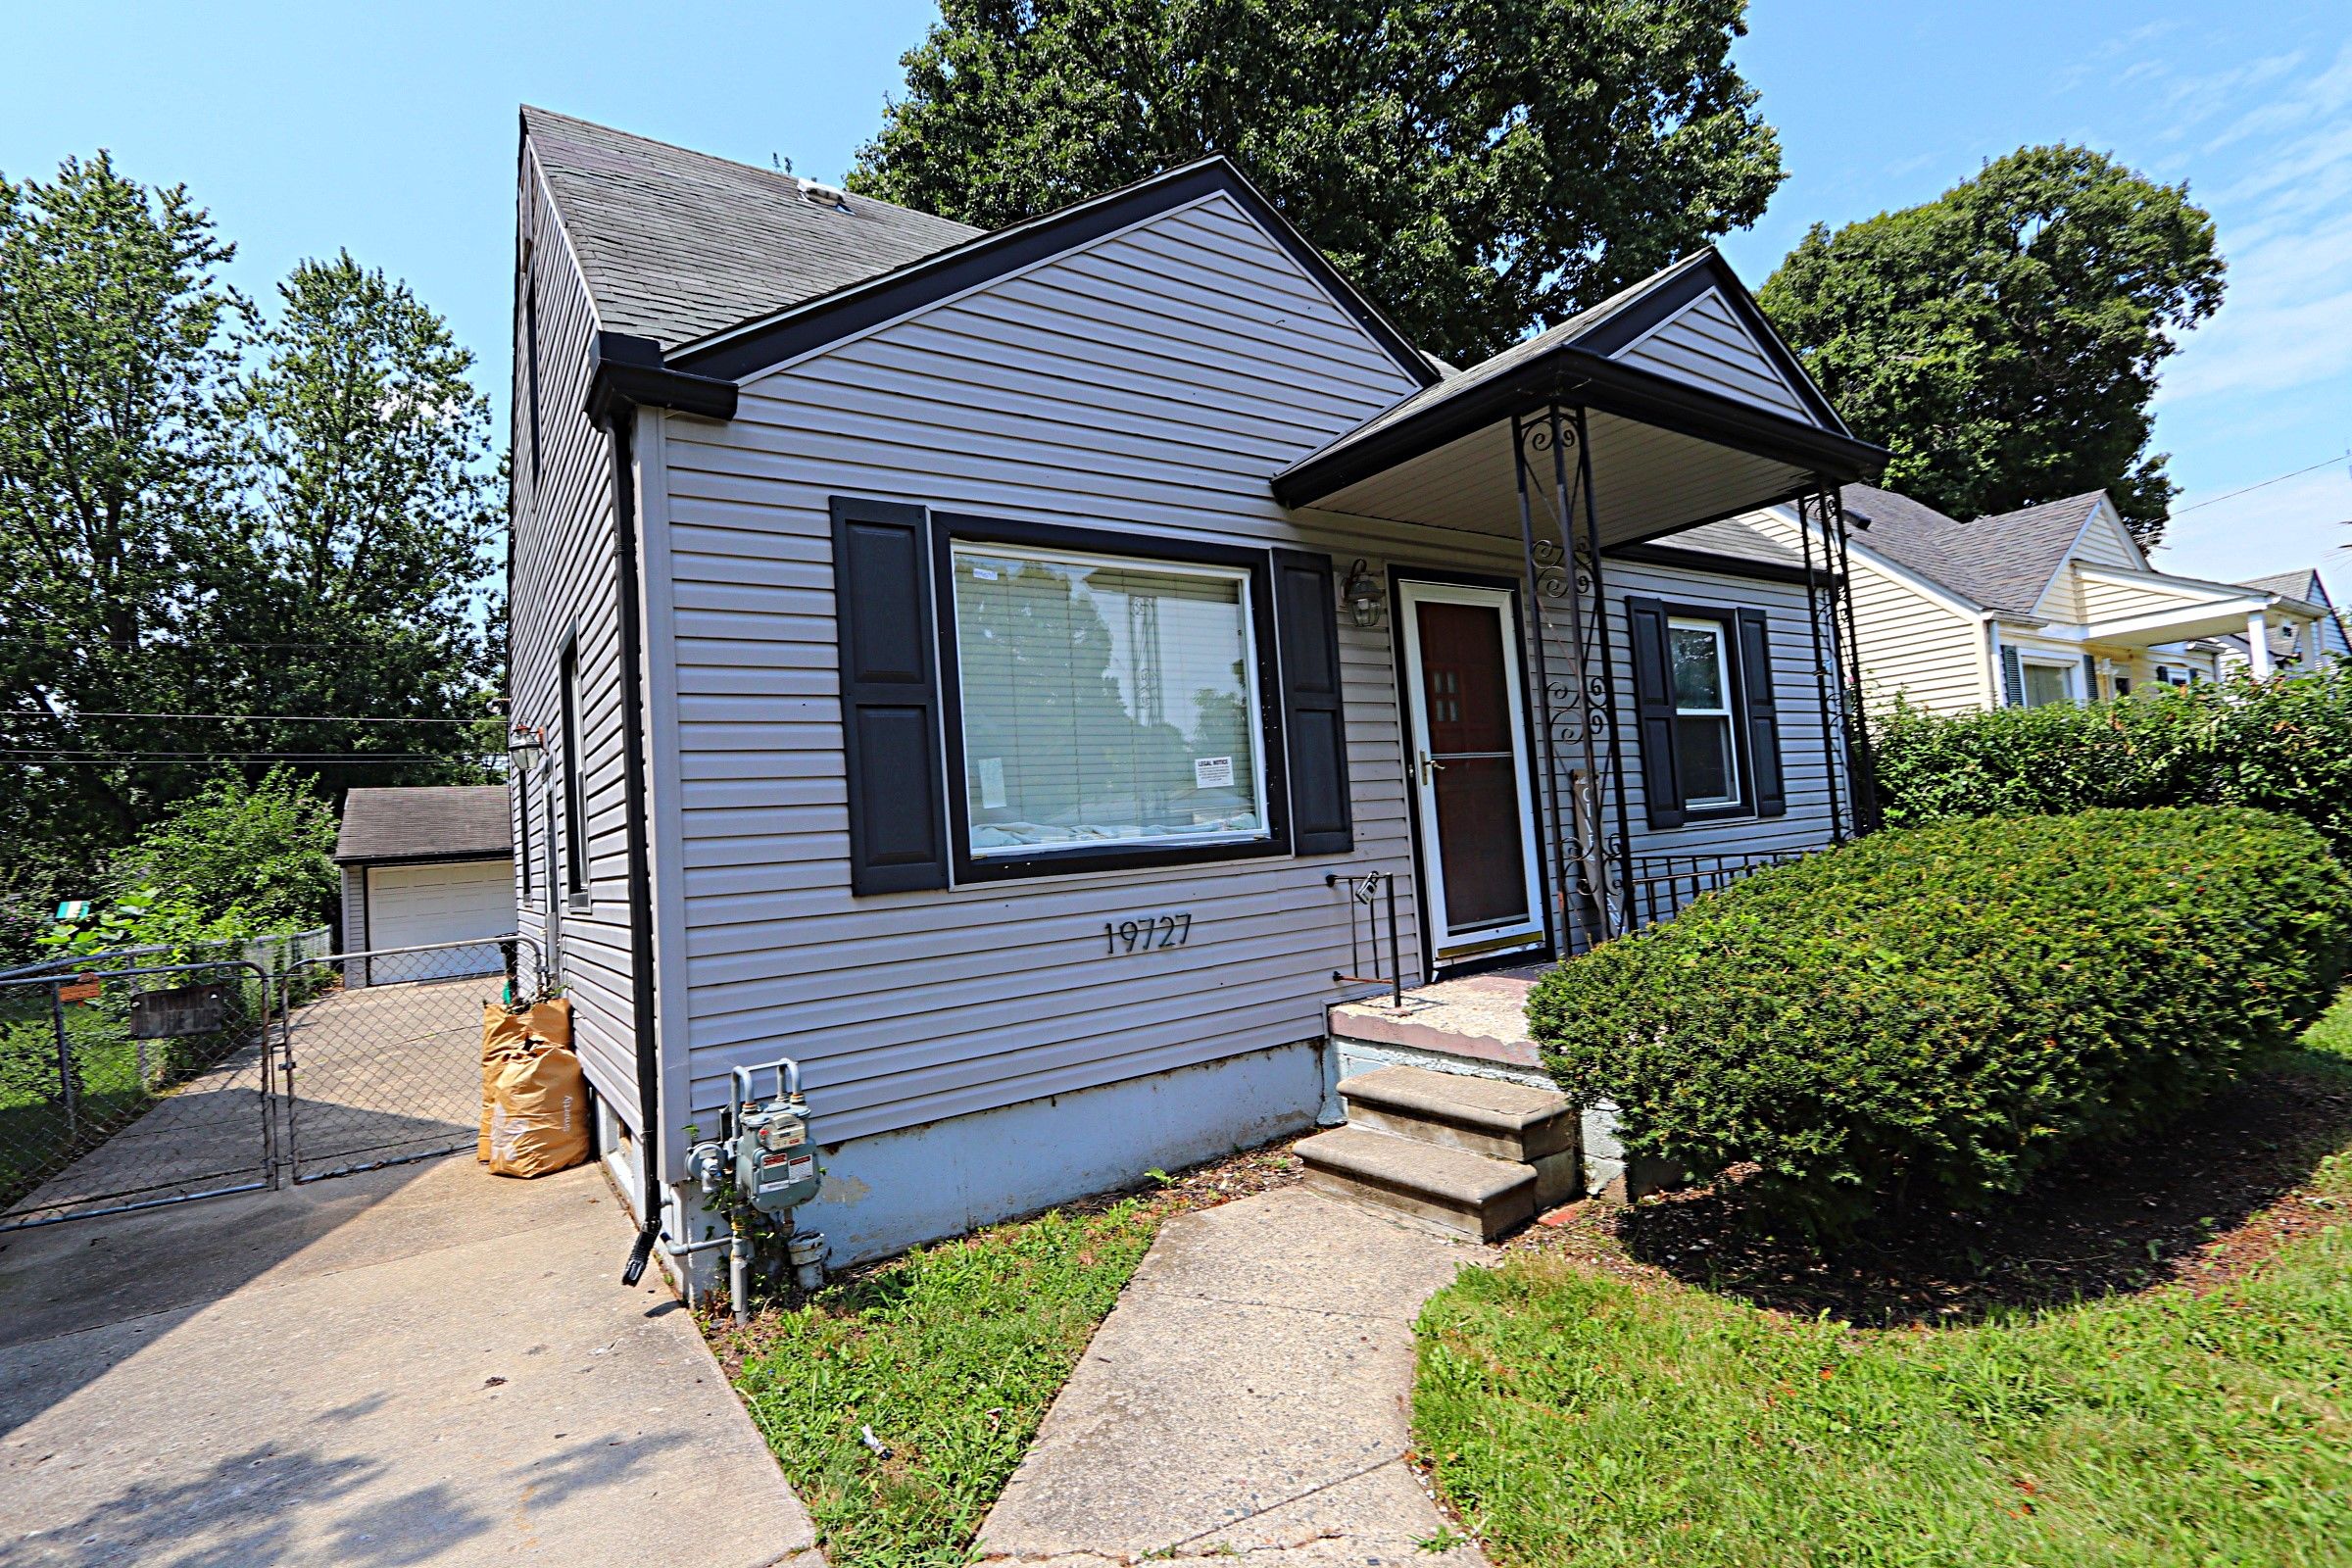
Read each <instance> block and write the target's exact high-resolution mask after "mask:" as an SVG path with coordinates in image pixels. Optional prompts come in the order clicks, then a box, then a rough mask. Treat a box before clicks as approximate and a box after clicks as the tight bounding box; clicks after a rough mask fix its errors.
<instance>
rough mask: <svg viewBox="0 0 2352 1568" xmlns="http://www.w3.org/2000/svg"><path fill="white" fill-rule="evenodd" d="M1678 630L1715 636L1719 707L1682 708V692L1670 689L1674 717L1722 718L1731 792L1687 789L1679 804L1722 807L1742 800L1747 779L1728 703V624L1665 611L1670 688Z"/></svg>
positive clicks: (1730, 688)
mask: <svg viewBox="0 0 2352 1568" xmlns="http://www.w3.org/2000/svg"><path fill="white" fill-rule="evenodd" d="M1678 631H1703V632H1705V633H1706V634H1707V635H1708V636H1710V637H1712V638H1714V639H1715V674H1716V688H1717V689H1718V690H1719V691H1721V692H1722V693H1723V706H1722V707H1720V708H1685V707H1684V706H1683V699H1682V694H1681V693H1679V692H1676V693H1674V716H1675V717H1676V718H1678V719H1679V718H1720V719H1722V720H1723V737H1724V748H1723V755H1724V779H1725V782H1726V783H1728V784H1730V786H1731V793H1730V794H1728V795H1691V794H1689V793H1684V794H1683V809H1685V810H1687V811H1688V810H1698V811H1720V810H1725V809H1730V808H1734V807H1738V806H1740V805H1741V804H1743V803H1744V801H1745V800H1746V797H1745V796H1744V795H1742V794H1741V793H1740V792H1741V791H1742V790H1743V789H1745V788H1746V785H1747V780H1746V778H1745V777H1744V776H1743V775H1742V774H1741V772H1740V715H1739V714H1738V713H1737V712H1736V711H1734V710H1733V708H1732V706H1731V703H1732V691H1733V682H1732V647H1731V644H1732V637H1731V628H1730V627H1728V626H1726V625H1725V624H1724V623H1723V622H1722V621H1720V620H1717V619H1715V618H1713V617H1712V616H1697V615H1669V616H1667V617H1666V636H1667V644H1668V649H1667V652H1668V669H1667V677H1666V678H1667V683H1668V686H1669V689H1670V690H1671V688H1672V684H1673V680H1674V671H1673V668H1672V654H1673V638H1674V634H1675V633H1676V632H1678ZM1677 773H1678V775H1679V773H1680V769H1679V768H1678V769H1677ZM1682 782H1683V781H1682V779H1681V778H1680V777H1679V776H1678V777H1677V778H1676V780H1675V787H1676V789H1677V790H1678V791H1679V790H1681V788H1682Z"/></svg>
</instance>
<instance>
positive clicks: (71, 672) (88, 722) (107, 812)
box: [0, 152, 248, 874]
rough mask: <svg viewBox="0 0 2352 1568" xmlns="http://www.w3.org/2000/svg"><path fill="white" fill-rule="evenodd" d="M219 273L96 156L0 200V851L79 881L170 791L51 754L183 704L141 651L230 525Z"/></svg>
mask: <svg viewBox="0 0 2352 1568" xmlns="http://www.w3.org/2000/svg"><path fill="white" fill-rule="evenodd" d="M231 253H232V247H230V246H229V245H227V244H224V243H222V242H221V241H220V240H219V239H218V238H216V237H215V235H214V232H213V224H212V221H211V219H210V218H209V217H208V216H207V215H206V214H205V212H204V211H203V210H202V209H201V208H198V207H196V206H194V205H192V204H191V203H190V202H189V200H188V198H187V193H186V191H185V189H184V188H183V187H180V186H172V187H169V188H165V189H157V190H150V189H148V188H146V187H144V186H141V185H139V184H137V183H135V182H133V181H131V180H128V179H124V178H123V176H122V175H120V174H118V173H117V172H116V171H115V167H114V163H113V161H112V160H111V159H110V158H109V157H108V156H107V154H105V153H104V152H101V153H99V154H98V155H97V156H96V157H95V158H93V159H91V160H89V161H88V162H86V163H84V162H82V161H80V160H77V159H68V160H67V161H66V163H65V164H64V165H63V166H62V167H61V168H60V169H59V171H58V176H57V178H56V180H55V181H54V182H51V183H46V184H44V183H42V182H41V181H38V180H31V179H27V180H25V181H23V182H22V183H12V182H10V181H9V180H7V179H6V178H0V753H4V754H5V756H6V758H7V761H8V766H7V773H8V775H9V778H10V784H9V786H8V788H6V789H5V790H0V840H5V841H6V842H8V843H10V844H11V845H12V846H20V847H22V848H21V849H20V850H19V851H18V853H19V854H20V855H21V856H23V857H27V858H32V859H35V860H48V861H52V862H56V864H57V865H61V866H62V865H64V864H69V863H73V862H81V863H86V861H87V859H88V858H89V855H90V854H91V852H92V850H93V847H95V846H98V845H103V844H106V843H116V842H120V841H121V840H122V838H123V837H124V836H126V835H127V834H128V832H129V831H130V830H131V829H132V828H134V827H135V826H136V825H137V824H138V822H139V821H141V820H143V819H144V816H145V814H146V812H147V810H148V809H149V808H150V804H151V802H152V801H153V799H154V798H155V797H156V796H157V795H159V794H168V793H170V792H172V790H174V789H175V788H177V787H178V781H177V778H176V772H177V770H175V769H173V768H172V767H169V766H125V765H114V764H108V765H94V764H93V763H91V762H90V761H88V760H83V759H80V758H73V759H69V758H68V757H67V755H65V754H71V753H76V752H80V753H88V752H91V751H93V750H101V749H122V748H129V747H136V746H140V745H142V744H144V732H145V726H143V725H139V724H136V723H131V722H126V721H122V720H115V719H104V718H89V717H85V716H84V715H87V714H93V713H111V712H123V711H130V712H147V711H161V710H167V709H170V708H172V707H173V706H174V705H178V704H181V703H184V701H185V698H186V695H187V693H186V691H185V690H184V688H183V687H182V686H181V685H180V684H179V680H180V676H181V674H182V673H183V672H182V671H181V670H180V669H178V668H176V667H175V666H174V665H173V664H172V662H168V661H160V660H158V659H157V658H156V657H155V656H154V649H155V648H156V646H157V645H158V643H159V642H165V641H169V640H170V639H172V638H173V637H174V636H176V635H179V634H181V633H182V632H183V631H184V629H185V628H186V626H187V624H188V623H189V621H190V619H191V618H192V617H193V616H195V615H197V614H198V613H200V612H201V611H202V609H203V604H202V591H201V587H200V585H199V583H198V582H197V580H196V578H195V576H194V575H193V574H192V573H191V571H190V564H191V563H192V562H194V561H198V560H201V559H203V557H204V556H205V555H206V554H207V552H208V549H209V544H208V541H209V539H210V538H212V537H214V536H215V535H217V533H218V531H219V529H220V527H221V524H222V520H223V518H224V517H225V516H227V515H228V514H229V512H230V509H231V502H232V494H233V464H232V461H231V460H232V455H231V454H230V453H229V452H227V451H226V450H224V448H223V446H222V444H221V442H220V441H219V439H218V436H217V432H218V430H219V429H220V426H221V400H222V397H223V394H224V393H225V391H226V390H227V387H228V384H229V381H230V377H231V375H232V373H233V370H234V368H235V361H234V352H235V350H234V343H233V336H232V332H233V328H235V327H236V326H237V325H238V324H240V323H241V322H242V321H243V320H244V319H245V318H246V316H247V313H248V307H247V305H246V303H245V302H244V300H243V299H241V298H240V297H239V296H238V295H237V294H236V293H235V292H234V291H233V290H231V289H230V288H228V287H227V286H226V285H225V284H223V283H222V282H221V280H220V278H219V276H218V272H217V270H218V269H219V268H220V267H221V265H222V264H224V263H226V262H227V261H228V260H229V258H230V255H231ZM59 874H63V872H62V871H60V872H59Z"/></svg>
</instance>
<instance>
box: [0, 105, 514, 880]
mask: <svg viewBox="0 0 2352 1568" xmlns="http://www.w3.org/2000/svg"><path fill="white" fill-rule="evenodd" d="M232 255H233V247H232V246H230V245H229V244H228V243H227V242H225V241H224V240H222V239H221V237H220V236H219V235H218V234H217V233H216V231H215V228H214V225H213V222H212V220H211V219H210V217H209V216H208V215H207V214H206V213H205V212H204V211H203V209H201V208H200V207H198V206H196V205H195V204H194V203H192V202H191V201H190V200H189V198H188V195H187V193H186V191H185V190H184V188H182V187H179V186H171V187H161V188H150V187H147V186H143V185H141V184H139V183H138V182H136V181H135V180H132V179H130V178H127V177H125V176H124V175H123V174H122V173H120V172H118V171H117V170H116V168H115V166H114V163H113V161H112V159H111V158H109V157H108V156H107V155H106V154H105V153H103V152H102V153H100V154H98V155H97V156H96V157H94V158H91V159H89V160H86V161H84V160H78V159H69V160H68V161H67V162H66V163H65V164H64V165H63V166H62V167H61V168H60V170H59V172H58V174H57V177H56V178H55V179H54V180H49V181H43V180H38V179H25V180H22V181H10V180H7V179H5V178H0V760H5V761H6V763H7V767H6V770H5V772H4V773H0V842H6V843H7V844H8V845H9V846H10V847H11V855H10V857H9V858H8V864H7V865H6V867H5V868H0V882H5V884H6V887H0V892H7V891H9V890H11V889H13V890H14V891H15V893H16V894H17V895H18V896H23V897H32V896H37V895H42V894H45V893H46V892H47V891H49V889H50V886H51V885H53V884H70V885H73V887H74V890H75V891H81V890H83V888H82V887H81V884H83V883H85V882H86V879H88V878H89V877H91V876H92V875H94V874H95V873H96V871H97V869H98V867H99V865H100V864H101V862H102V861H103V860H104V859H105V858H107V856H108V855H109V854H110V853H111V852H113V851H114V850H116V849H117V848H119V847H120V846H123V845H124V844H126V843H128V842H130V841H131V840H132V839H133V838H135V837H136V836H137V835H138V833H139V832H140V831H141V830H142V829H143V828H145V827H146V826H147V825H148V824H150V823H152V822H154V821H156V820H157V819H158V817H159V816H160V815H162V814H163V813H164V812H165V811H166V810H167V809H169V808H170V807H171V806H172V804H173V803H174V802H177V801H181V800H185V799H188V798H191V797H194V796H197V795H200V794H203V793H204V792H205V791H206V790H207V789H208V787H209V783H208V781H209V780H210V779H211V778H212V777H213V776H215V775H216V774H218V773H220V772H221V771H223V770H227V771H231V772H234V773H236V774H237V775H238V776H239V777H240V778H241V779H242V780H243V781H244V782H246V783H252V782H254V781H257V780H259V779H260V778H261V777H262V776H263V774H264V773H266V772H267V771H268V770H269V768H270V765H271V758H272V756H279V757H282V756H284V755H286V754H301V755H303V756H305V757H307V758H316V759H319V760H318V761H315V762H310V763H306V764H305V765H303V766H302V767H301V769H300V773H301V776H302V777H303V779H304V780H305V781H306V786H307V787H309V788H312V789H315V790H317V791H319V793H320V794H321V795H322V796H331V795H332V794H334V793H336V792H337V791H339V790H340V789H341V788H343V787H345V786H346V785H348V784H349V783H352V782H357V781H360V780H362V779H365V781H366V782H368V783H377V784H396V783H417V782H439V781H447V780H454V779H473V778H479V777H481V776H482V770H481V763H480V759H481V758H482V757H483V755H484V754H487V753H494V752H495V751H496V750H497V749H498V747H499V744H500V742H499V741H498V739H497V738H496V734H495V731H496V726H495V724H494V723H491V722H489V706H488V702H487V699H488V697H489V696H490V695H491V693H492V692H493V691H494V690H495V689H496V682H497V680H498V678H499V672H500V667H501V665H502V663H503V659H502V657H501V656H502V653H503V649H502V648H501V647H500V645H499V642H498V634H497V633H496V631H495V630H493V629H492V628H496V627H497V626H498V625H499V624H500V622H501V620H502V618H503V617H502V616H501V614H500V613H498V611H497V607H496V606H495V605H492V604H490V603H488V600H489V597H490V596H491V595H494V594H495V593H496V592H497V591H498V586H497V584H496V581H495V579H494V578H492V577H491V576H490V573H489V567H490V564H491V563H490V560H489V548H490V543H491V540H492V539H493V537H494V531H495V527H496V520H497V519H496V515H495V510H494V501H495V497H494V495H493V493H492V492H493V490H494V488H495V486H496V483H497V472H496V466H495V464H494V462H493V452H492V448H491V443H490V436H489V428H488V427H489V413H488V405H487V402H486V401H485V400H484V398H483V397H482V395H481V394H480V393H479V392H478V391H476V390H475V389H474V388H473V387H472V385H471V384H470V382H469V381H468V379H467V372H468V371H469V370H470V368H471V357H470V356H469V355H468V354H466V352H465V351H464V350H463V349H461V348H459V347H458V346H457V345H456V344H454V343H453V342H452V341H451V339H450V336H449V332H448V329H447V327H446V326H445V325H444V324H443V323H442V321H441V319H440V318H439V317H437V316H435V315H434V314H433V313H432V312H431V311H429V310H427V309H425V308H424V307H423V306H422V305H420V304H419V303H417V301H416V299H415V298H414V297H413V296H412V295H411V294H410V293H409V291H408V290H407V289H406V288H405V287H404V286H402V285H400V284H398V283H396V282H392V281H390V280H387V279H386V278H385V277H384V276H383V275H382V274H381V273H380V272H373V271H368V270H365V269H362V268H361V267H359V266H358V264H356V263H354V262H353V261H352V260H351V259H350V258H349V257H348V256H344V257H338V258H337V259H336V260H334V261H331V262H306V263H304V264H302V265H301V266H299V267H297V268H296V269H295V270H294V272H293V274H292V275H291V276H290V277H289V278H288V279H287V280H286V282H285V283H284V284H283V285H282V287H281V288H280V289H279V291H278V294H279V297H278V300H277V302H276V303H277V309H276V311H275V313H274V317H273V319H270V321H269V322H268V323H267V324H264V322H263V319H262V317H261V315H260V313H259V312H257V311H256V310H255V309H254V307H253V306H252V304H251V303H250V302H249V301H247V300H246V299H245V298H243V297H242V296H241V295H239V294H238V293H237V292H236V291H235V290H234V289H232V288H230V287H229V286H228V285H227V283H226V282H225V281H224V280H223V279H222V277H221V269H222V268H223V267H224V266H225V265H226V264H227V263H228V262H229V261H230V259H231V257H232ZM291 715H300V716H291ZM387 718H388V719H392V720H394V721H395V722H391V723H385V722H380V720H383V719H387ZM363 720H366V721H363ZM419 720H422V722H418V721H419ZM354 754H368V755H369V756H370V757H371V758H373V759H376V760H372V761H370V762H367V763H360V762H354V761H351V760H348V759H350V758H351V757H352V756H353V755H354ZM394 759H398V760H394ZM363 768H364V769H365V770H364V771H362V769H363Z"/></svg>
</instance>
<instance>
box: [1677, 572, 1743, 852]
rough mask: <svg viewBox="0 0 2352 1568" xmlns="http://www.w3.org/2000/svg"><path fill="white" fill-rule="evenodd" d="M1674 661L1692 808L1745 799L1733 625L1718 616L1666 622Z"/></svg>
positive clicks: (1680, 752) (1682, 761)
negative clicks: (1735, 714)
mask: <svg viewBox="0 0 2352 1568" xmlns="http://www.w3.org/2000/svg"><path fill="white" fill-rule="evenodd" d="M1666 642H1667V649H1668V653H1669V655H1670V657H1671V658H1672V660H1673V662H1674V730H1675V734H1674V751H1675V771H1676V772H1677V774H1678V775H1680V777H1681V780H1682V787H1683V805H1684V806H1685V807H1686V808H1688V809H1695V810H1704V809H1707V808H1709V807H1717V806H1737V805H1739V804H1740V750H1739V745H1738V740H1737V732H1736V730H1735V729H1734V721H1733V718H1732V701H1733V694H1732V648H1731V629H1730V627H1729V626H1727V625H1726V624H1725V623H1724V622H1723V621H1720V620H1716V619H1713V618H1708V619H1695V618H1684V617H1681V616H1676V617H1674V618H1671V619H1669V620H1668V621H1667V622H1666Z"/></svg>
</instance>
